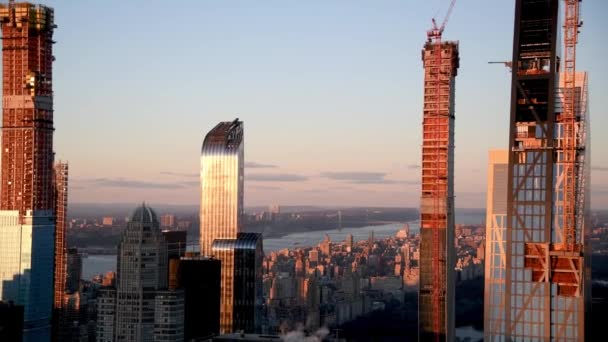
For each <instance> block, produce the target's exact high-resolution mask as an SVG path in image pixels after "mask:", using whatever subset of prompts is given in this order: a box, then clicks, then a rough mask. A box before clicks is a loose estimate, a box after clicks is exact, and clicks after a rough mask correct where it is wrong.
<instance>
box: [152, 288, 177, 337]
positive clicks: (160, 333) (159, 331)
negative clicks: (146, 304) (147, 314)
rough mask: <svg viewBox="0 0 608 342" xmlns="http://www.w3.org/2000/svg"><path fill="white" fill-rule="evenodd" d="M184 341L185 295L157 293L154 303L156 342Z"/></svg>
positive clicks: (173, 292)
mask: <svg viewBox="0 0 608 342" xmlns="http://www.w3.org/2000/svg"><path fill="white" fill-rule="evenodd" d="M183 341H184V293H183V291H181V290H166V291H157V292H156V297H155V302H154V342H183Z"/></svg>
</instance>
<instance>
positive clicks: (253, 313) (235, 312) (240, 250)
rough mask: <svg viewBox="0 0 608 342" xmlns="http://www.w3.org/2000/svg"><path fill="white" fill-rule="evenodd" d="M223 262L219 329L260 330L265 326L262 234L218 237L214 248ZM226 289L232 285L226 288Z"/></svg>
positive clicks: (248, 331) (249, 331)
mask: <svg viewBox="0 0 608 342" xmlns="http://www.w3.org/2000/svg"><path fill="white" fill-rule="evenodd" d="M211 249H212V252H213V253H214V255H216V256H217V258H218V259H220V261H221V262H222V272H223V271H224V269H226V267H224V265H228V266H230V268H232V269H233V270H234V271H233V272H232V273H226V274H222V277H221V286H222V291H221V298H220V302H221V307H220V331H221V332H222V333H230V332H234V331H244V332H247V333H252V332H259V331H260V329H261V325H262V311H261V310H262V305H263V296H264V294H263V291H264V289H263V283H262V258H263V257H264V255H263V248H262V235H261V234H258V233H239V234H238V235H237V238H236V239H216V240H214V241H213V245H212V247H211ZM225 288H231V291H226V290H225Z"/></svg>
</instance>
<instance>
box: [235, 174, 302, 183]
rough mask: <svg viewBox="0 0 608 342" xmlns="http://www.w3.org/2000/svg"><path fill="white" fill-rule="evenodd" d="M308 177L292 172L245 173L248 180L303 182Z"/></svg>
mask: <svg viewBox="0 0 608 342" xmlns="http://www.w3.org/2000/svg"><path fill="white" fill-rule="evenodd" d="M307 179H308V177H306V176H302V175H295V174H291V173H253V174H245V180H246V181H254V182H301V181H305V180H307Z"/></svg>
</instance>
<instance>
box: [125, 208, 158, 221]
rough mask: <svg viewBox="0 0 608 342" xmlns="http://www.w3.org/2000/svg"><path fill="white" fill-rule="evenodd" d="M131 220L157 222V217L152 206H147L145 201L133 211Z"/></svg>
mask: <svg viewBox="0 0 608 342" xmlns="http://www.w3.org/2000/svg"><path fill="white" fill-rule="evenodd" d="M131 222H141V223H158V217H157V216H156V212H155V211H154V210H153V209H152V208H150V207H149V206H147V205H146V203H142V205H141V206H140V207H138V208H137V209H135V211H133V215H131Z"/></svg>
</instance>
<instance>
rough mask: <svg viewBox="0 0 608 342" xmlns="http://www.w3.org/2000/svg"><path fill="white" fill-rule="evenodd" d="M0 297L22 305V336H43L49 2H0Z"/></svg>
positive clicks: (49, 164) (47, 291)
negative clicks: (0, 137)
mask: <svg viewBox="0 0 608 342" xmlns="http://www.w3.org/2000/svg"><path fill="white" fill-rule="evenodd" d="M0 24H1V26H2V61H3V65H2V70H3V73H2V84H3V87H2V156H1V160H2V162H1V165H2V170H1V175H0V187H1V188H2V192H1V194H0V299H2V300H12V301H14V302H15V303H18V304H21V305H24V308H25V313H24V320H25V322H24V340H26V341H28V340H32V341H45V340H49V339H50V322H51V312H52V307H53V260H54V257H53V256H54V249H55V248H54V235H55V234H54V229H55V218H54V210H55V207H54V200H53V197H54V189H53V83H52V80H53V78H52V75H53V74H52V64H53V59H54V57H53V51H52V46H53V43H54V42H53V30H54V28H55V24H54V15H53V9H51V8H49V7H46V6H42V5H34V4H30V3H26V2H20V3H14V2H9V4H2V5H0Z"/></svg>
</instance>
